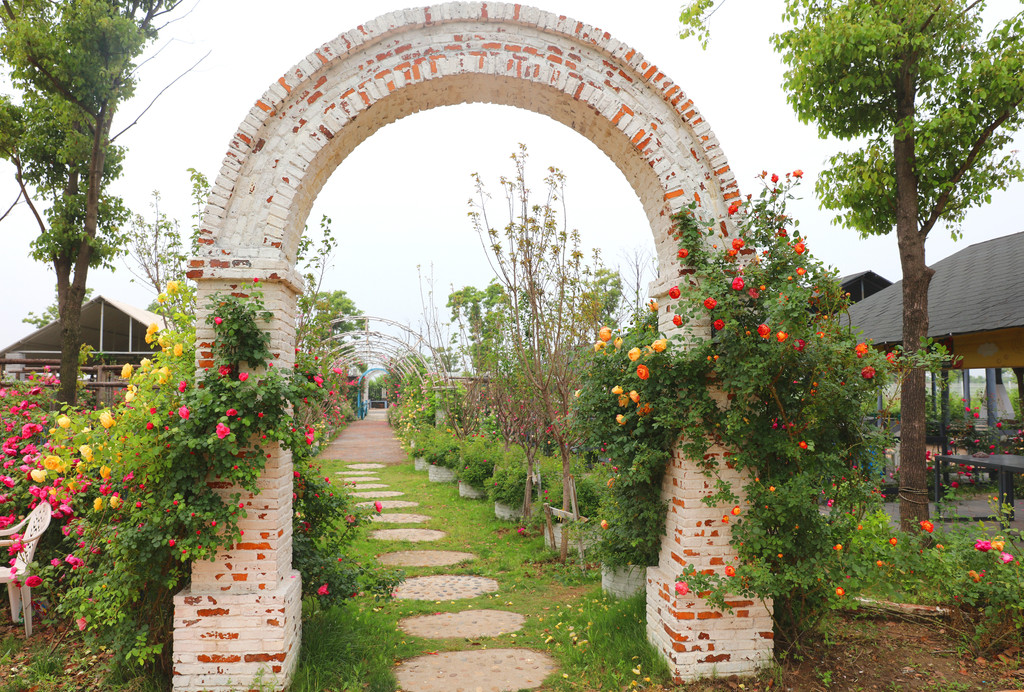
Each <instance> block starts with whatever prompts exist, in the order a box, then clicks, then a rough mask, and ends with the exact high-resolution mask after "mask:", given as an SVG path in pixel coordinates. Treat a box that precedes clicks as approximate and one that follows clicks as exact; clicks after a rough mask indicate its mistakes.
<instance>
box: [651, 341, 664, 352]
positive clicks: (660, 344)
mask: <svg viewBox="0 0 1024 692" xmlns="http://www.w3.org/2000/svg"><path fill="white" fill-rule="evenodd" d="M651 348H653V349H654V350H655V351H656V352H658V353H661V352H662V351H664V350H665V349H666V348H668V341H667V340H665V339H658V340H657V341H655V342H654V343H653V344H651Z"/></svg>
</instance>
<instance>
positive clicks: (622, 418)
mask: <svg viewBox="0 0 1024 692" xmlns="http://www.w3.org/2000/svg"><path fill="white" fill-rule="evenodd" d="M615 422H616V423H618V424H619V425H625V424H626V417H625V416H624V415H622V414H621V413H620V414H619V415H617V416H615Z"/></svg>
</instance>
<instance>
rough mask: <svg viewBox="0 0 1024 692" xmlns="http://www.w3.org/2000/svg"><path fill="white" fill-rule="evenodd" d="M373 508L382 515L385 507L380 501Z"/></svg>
mask: <svg viewBox="0 0 1024 692" xmlns="http://www.w3.org/2000/svg"><path fill="white" fill-rule="evenodd" d="M373 508H374V509H375V510H377V513H378V514H380V511H381V510H382V509H384V505H382V504H381V503H380V500H377V501H376V502H374V503H373Z"/></svg>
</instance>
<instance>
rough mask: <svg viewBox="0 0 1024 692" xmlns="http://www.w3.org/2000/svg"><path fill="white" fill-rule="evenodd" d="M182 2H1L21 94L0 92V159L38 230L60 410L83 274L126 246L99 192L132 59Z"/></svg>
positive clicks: (72, 358)
mask: <svg viewBox="0 0 1024 692" xmlns="http://www.w3.org/2000/svg"><path fill="white" fill-rule="evenodd" d="M179 1H180V0H145V1H142V2H135V1H132V2H126V1H123V0H106V1H103V0H90V1H88V2H56V1H54V0H39V1H33V2H16V3H15V2H6V3H4V6H3V12H0V29H2V30H0V58H2V59H3V61H4V63H5V64H6V67H7V68H8V69H9V75H10V80H11V84H12V85H13V86H14V87H15V89H17V90H18V92H19V97H20V98H14V99H12V98H10V97H8V96H6V95H3V96H0V158H3V159H5V160H7V161H9V162H10V164H11V166H12V168H13V174H14V178H15V181H16V182H17V184H18V187H19V190H20V193H21V197H22V198H23V199H24V200H25V202H26V203H27V205H28V207H29V209H30V210H31V212H32V214H33V217H34V219H35V221H36V225H37V226H38V228H39V235H38V236H37V237H36V239H35V240H34V241H33V244H32V254H33V257H34V258H35V259H37V260H39V261H43V262H47V263H49V264H51V265H52V266H53V267H54V270H55V273H56V277H57V304H58V308H59V311H60V314H61V323H62V344H61V347H62V357H61V361H62V363H61V365H62V372H63V375H64V378H63V380H62V383H61V399H63V400H64V401H66V402H69V403H74V401H75V398H76V396H77V387H76V382H77V379H78V378H77V376H76V373H77V372H78V369H77V354H78V348H79V346H80V344H81V333H80V328H79V326H78V322H79V315H80V312H81V303H82V300H83V298H84V296H85V288H86V281H87V276H88V272H89V269H90V268H94V267H101V266H102V267H110V268H112V265H111V260H112V259H113V258H114V257H116V256H117V255H119V254H120V253H121V252H123V250H124V247H125V244H124V234H123V233H122V232H121V226H122V224H123V223H124V221H126V220H127V217H128V212H127V209H125V207H124V205H123V204H122V203H121V200H120V199H119V198H117V197H115V196H113V195H110V194H109V193H108V192H107V188H108V186H109V184H110V183H111V182H112V181H113V180H114V179H116V178H117V177H118V176H119V175H120V173H121V160H122V158H123V151H122V150H121V149H120V148H119V147H118V146H116V145H115V144H114V140H115V139H116V138H117V135H114V136H113V137H111V125H112V123H113V120H114V117H115V115H116V114H117V110H118V107H119V106H120V105H121V103H123V102H124V101H126V100H127V99H129V98H131V96H132V95H133V93H134V91H135V85H136V76H137V65H136V64H135V59H136V57H138V55H139V54H140V53H141V52H142V50H143V49H144V48H145V46H146V45H147V44H148V43H149V42H150V41H152V40H153V39H154V38H155V37H156V34H157V23H158V21H159V19H160V17H162V16H164V15H166V14H167V13H168V12H170V11H172V10H173V9H174V8H175V7H177V5H178V3H179Z"/></svg>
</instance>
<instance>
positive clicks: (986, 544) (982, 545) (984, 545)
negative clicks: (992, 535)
mask: <svg viewBox="0 0 1024 692" xmlns="http://www.w3.org/2000/svg"><path fill="white" fill-rule="evenodd" d="M974 549H975V550H980V551H981V552H983V553H987V552H988V551H990V550H992V541H985V540H982V539H980V538H979V539H978V540H977V541H975V542H974Z"/></svg>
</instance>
